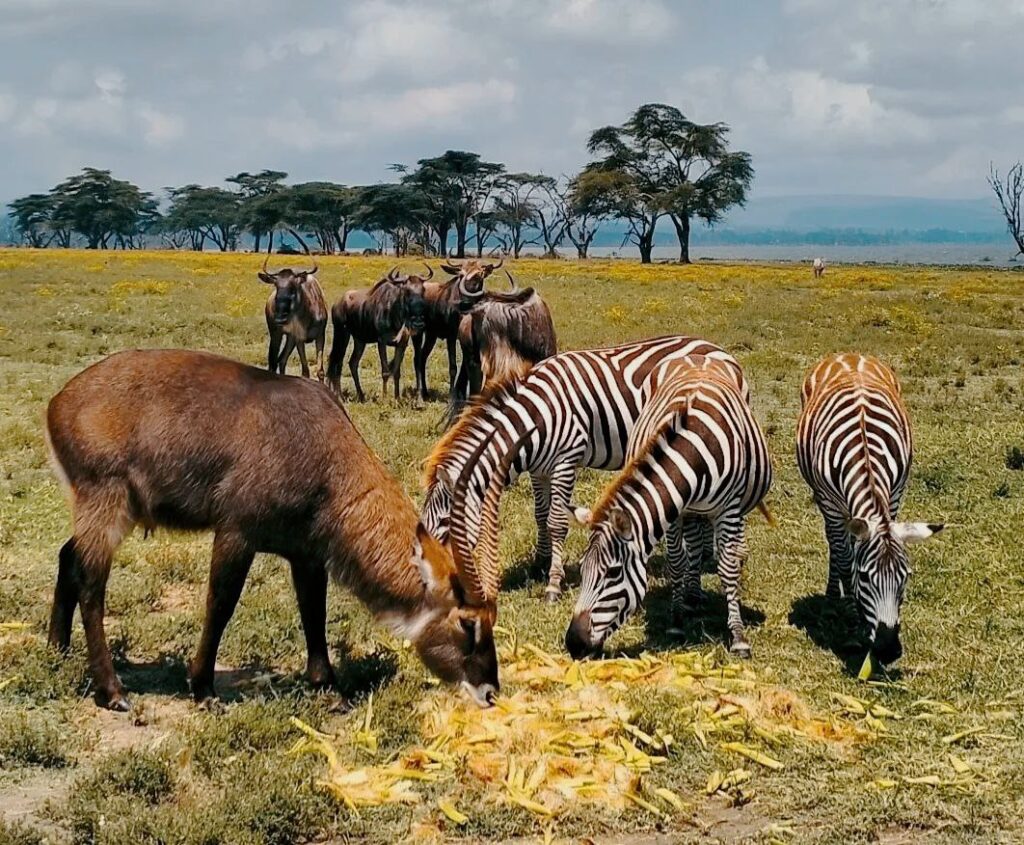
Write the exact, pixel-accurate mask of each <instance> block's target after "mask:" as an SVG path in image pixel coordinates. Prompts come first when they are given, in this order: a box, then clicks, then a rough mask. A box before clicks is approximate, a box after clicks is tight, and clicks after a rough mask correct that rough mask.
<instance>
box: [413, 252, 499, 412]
mask: <svg viewBox="0 0 1024 845" xmlns="http://www.w3.org/2000/svg"><path fill="white" fill-rule="evenodd" d="M504 261H505V259H503V258H499V259H498V261H497V262H488V261H480V260H478V259H475V258H471V259H468V260H466V261H464V262H462V263H461V264H455V263H453V262H452V259H449V260H448V262H446V263H444V264H442V265H441V269H442V270H444V272H445V273H447V274H448V275H449V276H450V278H448V279H446V280H445V281H443V282H430V283H428V284H426V285H424V286H423V296H424V299H425V300H426V314H425V317H426V323H425V327H424V331H423V334H422V336H420V337H414V338H413V365H414V368H415V370H416V386H417V388H418V389H419V391H420V396H422V397H423V398H424V399H426V398H427V360H428V359H429V358H430V353H431V352H433V350H434V344H435V343H437V341H438V340H439V339H442V338H443V339H444V342H445V345H446V346H447V349H448V393H449V396H451V397H454V396H455V384H456V380H457V373H458V370H459V368H458V360H457V357H456V349H457V348H458V344H459V323H460V321H461V320H462V317H463V315H462V312H461V310H460V305H461V304H462V303H463V302H472V301H473V300H475V299H478V298H479V297H480V296H481V295H482V294H483V290H484V280H485V279H486V278H487V277H488V276H489V275H490V274H491V273H493V272H494V271H495V270H497V269H498V268H499V267H501V265H502V264H503V263H504Z"/></svg>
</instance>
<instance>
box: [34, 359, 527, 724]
mask: <svg viewBox="0 0 1024 845" xmlns="http://www.w3.org/2000/svg"><path fill="white" fill-rule="evenodd" d="M296 432H301V436H296ZM46 439H47V444H48V447H49V450H50V455H51V459H52V463H53V466H54V469H55V471H56V473H57V475H58V477H59V478H60V480H61V482H62V483H63V484H64V486H65V487H66V488H67V490H68V493H69V497H70V502H71V506H72V511H73V516H74V531H73V535H72V537H71V539H70V540H68V541H67V542H66V543H65V544H64V546H63V547H62V548H61V550H60V555H59V569H58V575H57V586H56V590H55V592H54V601H53V610H52V613H51V617H50V631H49V641H50V644H51V645H53V646H54V647H56V648H58V649H61V650H66V649H67V648H68V645H69V643H70V639H71V621H72V616H73V614H74V610H75V607H76V606H78V607H79V608H81V613H82V623H83V626H84V628H85V637H86V643H87V646H88V654H89V663H90V668H91V672H92V678H93V681H94V684H95V688H96V690H97V693H98V697H99V698H100V700H101V701H102V702H103V703H105V704H106V705H107V706H108V707H110V708H111V709H113V710H126V709H128V700H127V698H126V695H125V690H124V687H123V686H122V684H121V681H120V680H119V679H118V677H117V675H116V674H115V672H114V667H113V664H112V662H111V657H110V651H109V649H108V647H107V642H106V636H105V634H104V626H103V615H104V597H105V595H106V585H107V577H108V574H109V571H110V563H111V560H112V558H113V555H114V552H115V550H116V549H117V547H118V546H119V545H120V543H121V541H122V540H123V539H124V538H125V537H126V536H127V535H128V534H129V533H130V532H131V530H132V529H133V527H134V526H136V525H142V526H144V527H145V528H146V529H147V530H150V529H153V528H155V527H157V526H161V527H168V528H175V529H188V530H194V531H199V530H207V529H209V530H212V531H213V557H212V560H211V566H210V582H209V587H208V591H207V597H206V620H205V623H204V625H203V632H202V636H201V638H200V642H199V647H198V650H197V652H196V655H195V658H194V659H193V660H192V661H191V663H190V664H189V669H188V676H189V682H190V685H191V689H192V695H193V696H194V697H195V698H196V700H203V699H206V698H210V697H212V696H213V695H214V686H213V680H214V663H215V661H216V658H217V648H218V645H219V643H220V639H221V635H222V633H223V631H224V628H225V626H226V625H227V622H228V620H229V619H230V618H231V615H232V613H233V611H234V609H235V605H236V603H237V602H238V598H239V595H240V594H241V592H242V587H243V585H244V583H245V579H246V575H247V574H248V572H249V568H250V566H251V564H252V561H253V556H254V555H255V554H256V553H258V552H266V553H271V554H276V555H280V556H281V557H283V558H285V559H286V560H287V561H288V562H289V563H290V564H291V571H292V579H293V582H294V585H295V591H296V594H297V597H298V604H299V613H300V617H301V620H302V627H303V630H304V632H305V638H306V647H307V668H306V672H307V676H308V677H309V679H310V680H311V681H312V682H313V683H314V684H318V685H326V684H330V683H332V681H333V680H334V672H333V670H332V668H331V663H330V658H329V656H328V653H327V640H326V635H325V630H324V628H325V619H326V604H327V580H328V576H329V575H330V576H333V577H334V579H335V580H336V581H338V582H339V583H341V584H344V585H345V586H347V587H348V588H349V589H350V590H351V591H352V592H353V593H355V595H356V596H357V597H358V598H359V599H360V600H362V601H363V602H364V603H365V604H366V605H367V606H368V607H369V609H370V610H371V611H372V612H373V613H374V614H375V616H376V617H377V618H378V619H379V620H381V621H382V622H384V623H386V624H389V625H390V626H391V627H392V628H393V629H394V630H395V631H396V632H398V633H399V634H400V635H401V636H403V637H406V638H408V639H410V640H412V642H413V644H414V646H415V648H416V650H417V652H418V653H419V655H420V657H421V659H422V660H423V662H424V663H425V664H426V666H427V667H428V668H429V669H430V670H431V671H432V672H434V673H435V674H436V675H437V676H439V677H440V678H442V679H443V680H445V681H449V682H452V683H456V684H460V685H461V686H462V687H463V688H464V689H465V690H467V691H468V692H469V693H470V694H471V695H472V697H473V699H474V700H475V701H476V702H477V703H478V704H481V705H487V704H489V703H490V702H491V700H492V699H493V697H494V694H495V693H496V692H497V690H498V664H497V657H496V654H495V648H494V638H493V632H492V626H493V624H494V620H495V615H496V612H497V611H496V600H497V576H496V574H495V573H496V572H497V566H498V564H497V556H496V555H497V537H496V532H497V518H498V512H497V506H498V499H499V497H500V493H501V490H500V487H501V486H502V484H503V483H504V479H505V478H506V477H507V475H508V465H507V462H506V464H505V468H504V469H501V468H500V467H499V469H498V471H497V476H501V477H502V481H501V482H500V483H499V482H496V483H495V485H492V487H493V488H494V489H489V492H488V493H487V494H485V495H486V498H487V504H486V505H485V506H484V508H483V510H482V514H483V515H482V516H481V517H480V524H481V534H480V535H479V536H480V541H479V547H478V549H477V553H476V554H474V551H473V549H472V546H471V545H470V543H469V541H468V539H467V536H466V532H465V530H464V519H463V516H464V510H465V506H464V503H463V501H462V500H463V499H464V498H465V495H466V489H467V484H468V482H469V473H468V472H467V473H463V474H462V475H460V476H459V480H458V483H457V484H456V489H455V492H454V501H455V502H457V503H458V504H457V505H453V510H452V514H453V516H452V521H451V528H450V531H451V542H450V543H449V544H448V546H445V545H442V544H441V543H439V542H438V541H437V540H435V539H434V538H433V537H432V536H431V535H430V534H429V533H428V532H427V531H426V529H425V528H424V527H423V525H422V523H421V522H420V521H419V518H418V516H417V514H416V510H415V508H414V507H413V503H412V501H411V500H410V499H409V497H408V496H407V495H406V494H405V492H404V491H403V490H402V488H401V486H400V485H399V483H398V481H397V480H396V479H395V478H394V476H392V475H391V474H390V473H389V472H388V471H387V470H386V469H385V467H384V466H383V464H382V463H381V462H380V460H379V459H378V458H377V457H376V455H374V453H373V452H372V451H371V450H370V449H369V448H368V447H367V445H366V443H365V442H364V441H363V439H362V438H361V437H360V435H359V432H358V431H356V429H355V427H354V426H353V425H352V422H351V420H350V419H349V417H348V414H347V413H346V412H345V410H344V408H343V407H342V406H341V404H340V403H339V402H338V400H337V399H336V398H335V397H334V396H332V395H331V394H330V393H329V392H328V391H326V390H321V389H320V387H319V386H318V385H315V384H313V383H312V382H310V381H307V380H305V379H294V378H282V377H280V376H278V375H275V374H269V373H266V372H264V371H262V370H259V369H257V368H255V367H249V366H246V365H244V364H240V363H238V362H236V361H232V360H230V359H227V358H221V357H219V356H216V355H210V354H206V353H202V352H190V351H184V350H172V349H168V350H137V351H131V352H121V353H118V354H116V355H112V356H110V357H109V358H106V359H104V360H103V361H100V362H99V363H97V364H94V365H92V366H91V367H88V368H87V369H85V370H83V371H82V372H81V373H79V374H78V375H77V376H75V377H74V378H72V379H71V381H69V382H68V383H67V384H66V385H65V386H64V388H63V389H62V390H61V391H60V392H59V393H58V394H57V395H56V396H55V397H54V398H53V399H52V400H51V402H50V405H49V408H48V411H47V419H46ZM509 460H511V459H509ZM449 546H450V551H449Z"/></svg>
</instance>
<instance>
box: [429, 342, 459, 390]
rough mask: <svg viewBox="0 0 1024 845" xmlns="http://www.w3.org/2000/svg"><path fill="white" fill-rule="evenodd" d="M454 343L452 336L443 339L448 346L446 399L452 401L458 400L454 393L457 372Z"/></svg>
mask: <svg viewBox="0 0 1024 845" xmlns="http://www.w3.org/2000/svg"><path fill="white" fill-rule="evenodd" d="M456 342H457V341H456V338H455V337H454V335H448V337H446V338H445V343H446V344H448V397H449V399H452V400H454V399H456V398H458V397H457V395H456V392H455V380H456V377H457V373H458V371H459V367H458V361H457V360H456V357H455V344H456ZM431 349H433V346H431ZM424 366H426V358H424Z"/></svg>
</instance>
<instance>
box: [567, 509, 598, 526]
mask: <svg viewBox="0 0 1024 845" xmlns="http://www.w3.org/2000/svg"><path fill="white" fill-rule="evenodd" d="M569 515H570V516H571V517H572V518H573V520H575V522H576V524H577V525H582V526H583V527H586V526H588V525H590V524H591V523H593V521H594V512H593V511H592V510H591V509H590V508H585V507H583V506H581V505H574V504H571V503H570V504H569Z"/></svg>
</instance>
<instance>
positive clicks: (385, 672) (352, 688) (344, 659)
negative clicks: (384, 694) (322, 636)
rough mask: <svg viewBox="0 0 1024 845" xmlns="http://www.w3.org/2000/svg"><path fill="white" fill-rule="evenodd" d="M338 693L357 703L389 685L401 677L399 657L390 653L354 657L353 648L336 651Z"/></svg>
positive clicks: (343, 647) (341, 647) (342, 646)
mask: <svg viewBox="0 0 1024 845" xmlns="http://www.w3.org/2000/svg"><path fill="white" fill-rule="evenodd" d="M334 672H335V677H336V679H337V684H336V685H335V691H336V692H337V693H338V695H340V696H341V697H342V698H343V699H345V700H346V701H357V700H358V699H360V698H364V697H365V696H366V695H368V694H369V693H371V692H375V691H376V690H378V689H380V688H381V687H383V686H386V685H387V684H389V683H390V682H391V681H392V680H393V679H394V677H395V676H396V675H397V674H398V656H397V655H396V654H395V653H394V652H392V651H387V650H379V651H375V652H373V653H372V654H363V655H361V656H359V657H353V656H352V651H351V649H350V648H349V646H347V645H344V644H341V645H339V646H337V647H336V649H335V656H334Z"/></svg>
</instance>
